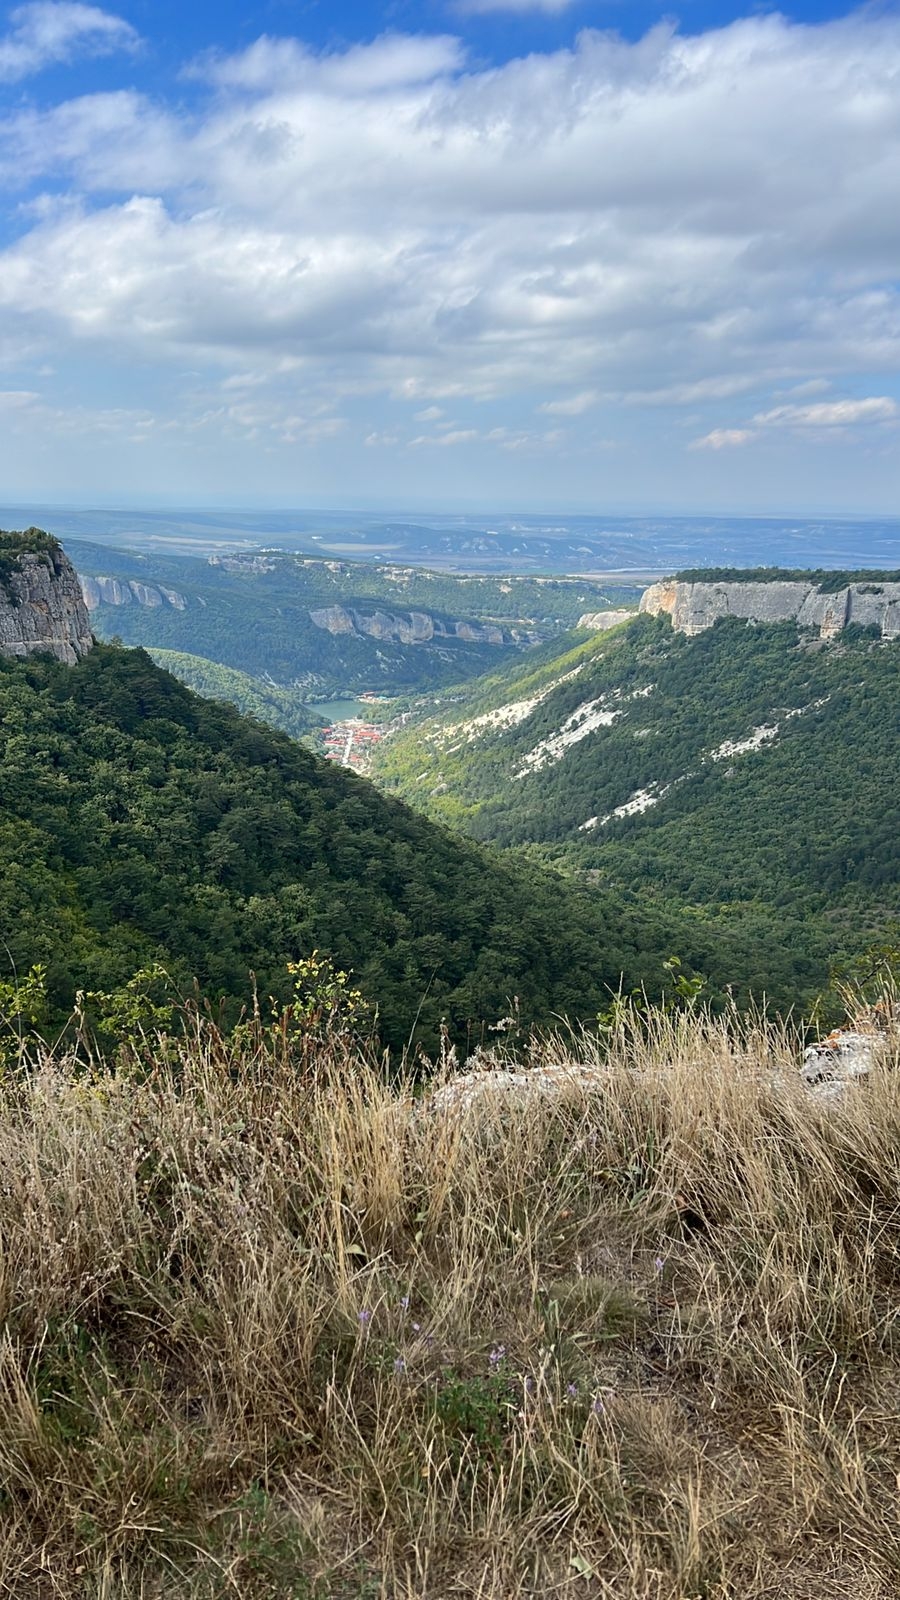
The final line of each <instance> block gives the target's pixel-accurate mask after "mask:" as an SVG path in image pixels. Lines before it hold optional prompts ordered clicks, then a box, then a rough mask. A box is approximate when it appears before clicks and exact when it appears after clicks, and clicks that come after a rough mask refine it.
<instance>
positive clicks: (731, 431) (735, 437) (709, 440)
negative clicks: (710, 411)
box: [689, 428, 756, 450]
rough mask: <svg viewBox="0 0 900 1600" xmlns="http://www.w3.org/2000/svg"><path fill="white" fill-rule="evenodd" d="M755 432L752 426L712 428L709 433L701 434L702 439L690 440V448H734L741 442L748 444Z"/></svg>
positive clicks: (754, 436)
mask: <svg viewBox="0 0 900 1600" xmlns="http://www.w3.org/2000/svg"><path fill="white" fill-rule="evenodd" d="M755 438H756V434H755V433H754V432H753V430H752V428H713V430H712V432H711V433H706V434H704V435H703V438H702V439H694V440H692V442H691V444H690V446H689V448H690V449H691V450H734V449H737V448H738V447H739V446H740V445H742V444H749V443H750V440H751V439H755Z"/></svg>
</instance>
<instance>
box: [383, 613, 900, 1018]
mask: <svg viewBox="0 0 900 1600" xmlns="http://www.w3.org/2000/svg"><path fill="white" fill-rule="evenodd" d="M898 682H900V646H898V645H897V644H894V643H883V642H881V641H880V640H876V639H875V638H874V637H873V636H872V635H871V633H869V632H868V631H866V630H859V629H853V628H850V629H848V630H846V631H845V632H844V633H843V634H842V635H841V637H840V639H839V640H838V641H835V642H831V643H823V642H822V641H821V640H819V639H818V638H815V639H814V638H812V637H811V636H810V635H808V634H807V633H805V632H803V631H802V630H799V629H798V628H797V626H796V624H794V623H780V624H776V625H771V626H769V625H767V626H761V627H748V626H747V624H746V623H745V622H738V621H727V620H726V621H722V622H719V623H717V624H716V625H715V626H714V627H712V628H710V629H709V630H707V631H705V632H703V633H701V634H699V635H698V636H697V637H695V638H690V637H687V636H685V635H684V634H681V633H675V632H673V631H672V628H671V625H670V623H669V621H668V619H665V618H653V617H649V616H641V617H640V618H638V619H636V620H635V621H634V622H632V623H630V624H627V625H625V626H624V627H622V628H620V629H617V630H615V632H614V633H612V634H607V635H598V636H595V637H593V638H589V639H584V638H583V637H582V638H581V639H580V640H579V639H578V637H577V636H572V642H571V648H570V649H569V650H567V651H563V652H560V653H559V654H557V655H555V656H554V657H553V658H552V659H550V660H548V661H546V662H545V663H544V664H543V665H542V666H541V667H540V669H539V670H537V671H528V670H527V669H524V668H521V667H520V668H519V670H518V671H515V672H513V673H510V674H508V675H505V676H498V675H495V676H494V677H493V678H492V679H490V680H482V682H481V683H480V684H475V685H469V686H467V687H466V689H465V690H463V691H461V692H460V695H459V696H458V698H457V701H456V703H455V704H453V705H452V706H451V707H449V708H447V710H446V711H442V712H441V713H440V714H439V715H438V716H430V717H429V716H421V717H419V718H418V719H414V720H413V721H411V722H410V723H409V724H408V725H407V726H406V727H405V728H403V729H402V730H400V731H399V732H398V733H397V734H396V735H395V736H394V737H393V738H392V739H389V740H387V741H386V742H385V744H384V745H383V747H382V751H381V752H380V754H379V758H378V764H377V776H378V779H379V781H380V782H381V783H383V784H384V785H385V786H387V787H389V788H391V789H394V790H397V791H399V792H400V793H403V794H405V795H407V796H408V797H409V798H410V799H411V800H413V801H414V803H416V804H418V805H420V806H422V807H423V808H424V809H426V810H427V811H428V812H429V813H430V814H432V815H434V816H438V817H442V818H444V819H445V820H448V821H450V822H452V823H453V824H454V825H455V826H456V827H459V828H461V829H463V830H465V831H466V832H467V833H469V834H471V835H472V836H473V837H475V838H478V839H484V840H491V841H493V842H495V843H499V844H503V845H520V846H521V845H530V846H537V847H539V849H540V852H541V853H542V854H543V855H544V856H545V857H547V858H553V859H555V860H557V861H563V862H565V863H566V864H567V865H568V866H569V867H570V868H571V869H572V870H574V871H576V872H578V873H579V874H584V875H588V877H589V881H591V882H593V883H595V884H597V885H598V886H603V887H604V888H614V889H622V890H625V889H627V890H628V891H630V892H633V893H638V894H639V895H640V896H641V898H642V899H643V900H644V901H645V902H652V903H654V904H655V905H657V906H666V907H667V908H668V909H669V910H670V911H672V912H673V913H674V912H676V911H677V912H686V913H687V914H688V915H689V916H690V917H691V918H693V919H695V920H696V921H697V922H698V923H702V924H703V925H704V926H705V927H706V928H707V930H710V931H711V930H713V929H718V930H720V931H721V932H722V933H723V935H724V934H725V933H729V934H733V935H735V936H736V937H737V938H738V942H739V945H740V946H741V948H742V949H743V950H744V956H743V957H742V958H741V965H740V966H739V967H737V968H735V969H734V970H733V972H732V982H733V983H734V984H735V985H737V986H739V987H740V986H743V985H751V986H753V987H755V988H756V989H757V991H761V990H766V991H767V992H768V993H770V994H776V995H777V996H778V997H779V999H782V1000H787V998H788V994H789V992H790V990H791V987H792V986H793V988H794V990H795V997H796V998H797V999H798V1000H804V999H807V998H809V996H810V995H811V994H812V992H813V990H814V988H815V985H816V984H818V983H820V982H822V981H824V978H825V976H826V973H827V964H828V961H829V959H830V958H831V957H833V956H835V955H838V954H840V953H842V952H848V951H850V950H853V949H856V948H859V946H860V945H861V944H863V943H865V942H867V941H868V940H869V939H871V938H872V937H873V936H877V935H878V934H880V933H883V931H884V929H885V928H886V927H888V926H890V924H891V922H892V919H894V918H895V917H896V916H897V915H898V914H900V814H898V800H897V797H898V793H900V743H898V739H897V688H898Z"/></svg>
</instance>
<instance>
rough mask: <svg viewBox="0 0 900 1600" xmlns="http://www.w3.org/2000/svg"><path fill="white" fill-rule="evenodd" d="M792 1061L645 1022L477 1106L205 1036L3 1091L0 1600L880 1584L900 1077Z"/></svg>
mask: <svg viewBox="0 0 900 1600" xmlns="http://www.w3.org/2000/svg"><path fill="white" fill-rule="evenodd" d="M592 1049H593V1050H594V1051H595V1052H596V1051H597V1050H598V1049H599V1047H598V1046H597V1044H596V1042H595V1043H594V1044H593V1045H592V1044H591V1042H590V1041H588V1040H585V1041H577V1042H576V1041H571V1040H570V1041H569V1042H568V1044H566V1043H565V1042H563V1041H560V1040H557V1041H550V1042H548V1043H546V1044H545V1045H544V1047H543V1058H544V1059H552V1060H554V1061H559V1060H561V1059H564V1058H565V1055H566V1052H567V1051H568V1053H569V1055H570V1057H571V1058H572V1059H584V1058H585V1055H586V1053H588V1052H590V1050H592ZM788 1050H789V1041H787V1040H786V1039H785V1038H784V1037H783V1036H778V1035H774V1034H772V1035H770V1034H767V1033H766V1031H765V1029H763V1028H755V1029H747V1030H744V1031H743V1032H741V1031H740V1030H739V1029H738V1028H737V1025H736V1024H733V1025H732V1026H731V1029H730V1030H729V1027H728V1026H726V1025H725V1024H714V1023H711V1022H709V1021H708V1020H706V1019H703V1018H700V1017H683V1018H678V1017H673V1016H671V1015H669V1016H662V1017H657V1018H656V1019H651V1021H650V1024H649V1026H648V1027H647V1028H646V1030H645V1029H643V1028H642V1029H638V1030H633V1029H632V1030H629V1029H625V1028H623V1029H622V1030H620V1032H619V1033H618V1034H617V1035H616V1036H615V1037H614V1038H613V1039H612V1040H611V1041H609V1043H608V1045H607V1046H605V1047H604V1051H605V1052H606V1053H607V1055H605V1059H607V1058H608V1065H609V1076H608V1079H607V1081H606V1082H605V1084H604V1085H603V1086H597V1087H596V1088H594V1089H593V1090H587V1089H586V1088H584V1087H581V1088H578V1087H573V1088H572V1090H571V1091H567V1092H566V1093H564V1094H563V1095H561V1096H560V1098H559V1100H558V1101H556V1102H552V1103H548V1102H547V1101H536V1102H535V1103H534V1104H525V1105H519V1106H516V1105H513V1104H500V1103H499V1102H498V1101H495V1102H494V1103H492V1104H491V1103H488V1102H485V1103H484V1104H483V1105H481V1106H480V1107H478V1108H477V1109H476V1110H475V1111H473V1112H472V1113H471V1114H467V1115H460V1114H458V1113H454V1112H453V1111H452V1110H445V1111H443V1112H441V1113H440V1114H433V1113H429V1112H428V1111H425V1110H423V1109H422V1107H421V1105H419V1106H418V1107H414V1106H413V1104H412V1103H411V1101H410V1098H409V1096H408V1095H405V1094H404V1093H403V1092H402V1091H401V1090H400V1089H398V1088H396V1087H395V1088H389V1087H386V1086H385V1084H384V1083H383V1081H382V1080H381V1078H380V1076H379V1074H378V1073H377V1072H376V1071H375V1070H374V1069H373V1067H372V1066H371V1065H370V1064H368V1063H366V1062H365V1060H363V1059H360V1058H355V1057H353V1056H351V1055H349V1054H348V1053H347V1052H342V1050H341V1048H340V1047H339V1046H338V1045H334V1046H332V1047H330V1048H329V1047H321V1048H320V1049H318V1050H317V1051H314V1052H313V1053H312V1054H311V1055H309V1057H308V1059H307V1060H306V1062H305V1063H300V1064H299V1065H298V1063H297V1062H296V1061H293V1062H292V1061H291V1060H289V1059H285V1058H284V1057H283V1056H278V1055H275V1056H273V1055H271V1054H270V1053H267V1052H266V1051H265V1050H264V1049H263V1048H261V1047H260V1048H257V1049H256V1050H252V1049H246V1048H245V1051H244V1054H243V1056H242V1057H238V1056H237V1055H236V1053H234V1052H232V1051H231V1049H230V1047H229V1046H228V1045H227V1043H226V1042H225V1041H223V1040H222V1039H221V1038H220V1037H219V1036H218V1035H217V1033H216V1032H215V1030H214V1029H213V1028H211V1027H209V1026H200V1025H198V1026H197V1030H196V1036H195V1038H194V1039H193V1040H192V1041H191V1042H190V1043H185V1044H183V1045H182V1046H180V1047H177V1048H176V1047H173V1046H169V1047H168V1048H167V1049H166V1050H163V1049H161V1050H160V1052H159V1059H158V1061H157V1063H156V1065H155V1066H154V1067H153V1068H152V1070H144V1071H143V1072H139V1071H133V1072H131V1073H123V1074H121V1075H119V1076H117V1077H116V1076H108V1075H105V1074H102V1073H99V1072H91V1071H88V1070H86V1069H85V1068H84V1067H83V1066H79V1065H78V1063H77V1062H76V1061H74V1060H72V1059H55V1060H54V1059H52V1058H51V1059H46V1060H44V1061H42V1062H40V1063H39V1064H37V1065H36V1066H34V1067H33V1068H32V1070H30V1071H21V1072H15V1073H11V1074H9V1075H8V1076H7V1078H6V1080H5V1082H4V1084H3V1085H2V1088H0V1186H2V1194H0V1249H2V1254H0V1310H2V1317H3V1332H2V1346H0V1508H2V1516H0V1594H4V1595H8V1596H16V1597H23V1600H24V1597H31V1596H34V1597H36V1600H45V1597H46V1600H51V1597H54V1596H60V1597H69V1596H71V1597H75V1596H79V1597H81V1596H84V1597H87V1596H90V1597H95V1596H96V1597H98V1600H99V1597H104V1600H126V1597H127V1600H133V1597H147V1600H149V1597H151V1596H153V1597H158V1600H187V1597H190V1600H213V1597H216V1600H218V1597H223V1600H224V1597H226V1596H233V1595H238V1596H241V1597H248V1600H249V1597H254V1600H255V1597H257V1596H279V1597H282V1596H283V1597H285V1600H288V1597H290V1600H325V1597H335V1600H376V1597H382V1596H383V1597H388V1596H390V1597H398V1600H413V1597H423V1600H424V1597H427V1600H450V1597H463V1596H465V1597H471V1600H476V1597H478V1600H525V1597H526V1596H541V1597H545V1596H546V1597H550V1596H559V1597H561V1600H588V1597H594V1596H597V1597H609V1600H613V1597H616V1600H618V1597H625V1596H627V1597H632V1600H695V1597H696V1600H701V1597H703V1600H715V1597H718V1600H723V1597H726V1596H734V1597H741V1600H745V1597H746V1600H769V1597H771V1600H792V1597H794V1600H801V1597H809V1600H812V1597H814V1596H815V1597H823V1600H824V1597H828V1596H835V1597H836V1596H845V1595H852V1596H854V1597H855V1600H876V1597H877V1600H881V1597H884V1596H890V1595H897V1594H900V1519H898V1483H900V1479H898V1473H900V1430H898V1414H900V1295H898V1287H900V1234H898V1220H900V1211H898V1195H900V1074H898V1073H894V1072H892V1071H891V1070H890V1068H889V1066H888V1067H886V1068H885V1069H884V1070H883V1071H881V1072H879V1073H878V1074H876V1075H875V1077H874V1078H873V1080H872V1081H871V1082H870V1083H868V1084H867V1085H866V1086H865V1087H864V1088H862V1089H860V1090H859V1091H857V1092H855V1093H854V1094H852V1095H850V1096H848V1097H847V1099H846V1100H845V1102H844V1103H843V1104H842V1105H841V1106H840V1107H839V1108H837V1109H835V1108H829V1107H828V1106H817V1105H815V1104H813V1103H811V1102H810V1101H809V1100H808V1099H807V1098H806V1097H805V1096H804V1094H803V1093H802V1091H801V1090H800V1088H799V1087H797V1088H796V1090H794V1089H792V1088H791V1087H790V1086H788V1087H784V1086H782V1087H780V1088H779V1087H776V1086H775V1084H774V1083H773V1081H772V1078H771V1076H770V1073H769V1069H770V1068H771V1067H772V1066H773V1065H774V1066H775V1067H778V1066H779V1064H780V1065H781V1067H782V1069H783V1070H784V1072H785V1073H786V1074H788V1075H789V1074H790V1071H791V1068H790V1063H789V1061H788V1060H787V1055H788ZM538 1054H539V1052H537V1051H536V1052H534V1059H537V1058H538Z"/></svg>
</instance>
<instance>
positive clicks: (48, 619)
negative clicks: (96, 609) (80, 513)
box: [0, 528, 94, 666]
mask: <svg viewBox="0 0 900 1600" xmlns="http://www.w3.org/2000/svg"><path fill="white" fill-rule="evenodd" d="M93 642H94V641H93V636H92V634H91V622H90V617H89V616H88V611H87V607H86V605H85V603H84V600H83V599H82V594H81V585H80V583H79V581H78V575H77V573H76V571H75V568H74V567H73V566H72V563H71V561H70V560H69V558H68V556H67V555H66V553H65V551H64V550H63V548H62V546H61V545H60V544H59V543H58V542H57V540H56V539H54V538H53V537H52V536H51V535H50V534H49V533H44V532H42V530H41V529H40V528H28V529H26V531H25V532H24V533H4V532H2V531H0V655H4V656H29V655H34V654H35V653H37V652H38V651H42V652H44V653H46V654H50V655H54V656H56V659H57V660H58V661H65V662H67V663H68V665H70V666H72V665H73V664H74V663H75V662H76V661H78V660H79V659H80V657H81V656H84V655H87V652H88V651H89V650H90V648H91V646H92V644H93Z"/></svg>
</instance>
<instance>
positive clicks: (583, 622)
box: [578, 611, 636, 633]
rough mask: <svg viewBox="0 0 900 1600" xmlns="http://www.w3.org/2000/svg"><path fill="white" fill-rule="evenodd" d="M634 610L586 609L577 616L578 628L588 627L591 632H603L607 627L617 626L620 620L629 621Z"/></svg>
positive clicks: (633, 614)
mask: <svg viewBox="0 0 900 1600" xmlns="http://www.w3.org/2000/svg"><path fill="white" fill-rule="evenodd" d="M635 615H636V613H635V612H634V611H586V612H585V613H584V616H582V617H579V618H578V626H579V628H590V629H591V631H592V632H593V633H605V632H606V629H607V628H617V627H618V626H619V624H620V622H630V621H631V619H632V617H633V616H635Z"/></svg>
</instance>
